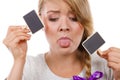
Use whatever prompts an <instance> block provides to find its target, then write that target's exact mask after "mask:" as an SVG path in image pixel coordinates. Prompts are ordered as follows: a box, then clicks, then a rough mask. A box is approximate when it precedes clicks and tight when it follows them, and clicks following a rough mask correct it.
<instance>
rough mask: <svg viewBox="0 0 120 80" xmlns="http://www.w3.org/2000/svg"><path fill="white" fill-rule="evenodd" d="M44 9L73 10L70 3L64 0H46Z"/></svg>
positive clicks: (46, 10)
mask: <svg viewBox="0 0 120 80" xmlns="http://www.w3.org/2000/svg"><path fill="white" fill-rule="evenodd" d="M42 10H43V11H44V12H48V11H50V10H59V11H71V9H70V7H69V5H68V4H67V3H66V2H65V1H64V0H46V1H45V2H44V5H43V9H42Z"/></svg>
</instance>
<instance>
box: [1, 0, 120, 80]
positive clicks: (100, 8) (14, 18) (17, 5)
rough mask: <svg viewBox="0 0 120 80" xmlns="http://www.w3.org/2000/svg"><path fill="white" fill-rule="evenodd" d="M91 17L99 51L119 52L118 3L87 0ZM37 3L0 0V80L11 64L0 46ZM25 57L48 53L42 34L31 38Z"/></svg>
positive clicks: (119, 16) (104, 0)
mask: <svg viewBox="0 0 120 80" xmlns="http://www.w3.org/2000/svg"><path fill="white" fill-rule="evenodd" d="M89 2H90V6H91V11H92V15H93V21H94V28H95V31H98V32H99V33H100V34H101V36H102V37H103V38H104V39H105V41H106V43H105V44H104V45H103V46H102V47H101V49H102V50H105V49H107V48H109V47H110V46H116V47H119V48H120V29H119V27H120V0H89ZM37 7H38V0H1V1H0V80H3V79H4V78H5V77H6V76H7V75H8V74H9V71H10V69H11V67H12V64H13V58H12V55H11V53H10V52H9V51H8V49H7V48H6V47H5V46H4V45H3V43H2V40H3V39H4V37H5V35H6V32H7V28H8V26H9V25H25V22H24V20H23V18H22V17H23V15H25V14H26V13H28V12H29V11H31V10H33V9H35V10H36V11H37ZM28 46H29V50H28V53H27V54H28V55H32V56H35V55H37V54H39V53H44V52H46V51H47V50H48V44H47V41H46V38H45V36H44V31H42V30H41V31H39V32H37V33H35V34H34V35H32V37H31V40H30V41H28Z"/></svg>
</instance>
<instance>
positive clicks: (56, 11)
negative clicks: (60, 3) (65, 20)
mask: <svg viewBox="0 0 120 80" xmlns="http://www.w3.org/2000/svg"><path fill="white" fill-rule="evenodd" d="M47 13H60V11H59V10H50V11H48V12H47Z"/></svg>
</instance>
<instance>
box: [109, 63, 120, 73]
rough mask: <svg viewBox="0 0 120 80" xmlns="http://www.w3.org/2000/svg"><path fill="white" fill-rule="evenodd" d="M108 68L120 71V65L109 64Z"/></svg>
mask: <svg viewBox="0 0 120 80" xmlns="http://www.w3.org/2000/svg"><path fill="white" fill-rule="evenodd" d="M108 67H110V68H112V69H113V70H116V71H117V70H120V63H119V64H118V63H114V62H108Z"/></svg>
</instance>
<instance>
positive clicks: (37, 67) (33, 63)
mask: <svg viewBox="0 0 120 80" xmlns="http://www.w3.org/2000/svg"><path fill="white" fill-rule="evenodd" d="M44 55H45V54H39V55H37V56H27V57H26V63H25V65H24V70H23V80H34V79H37V76H38V72H39V73H41V71H42V68H44V65H45V61H44ZM37 71H38V72H37ZM35 74H36V75H35ZM28 76H29V77H28ZM33 78H34V79H33Z"/></svg>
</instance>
